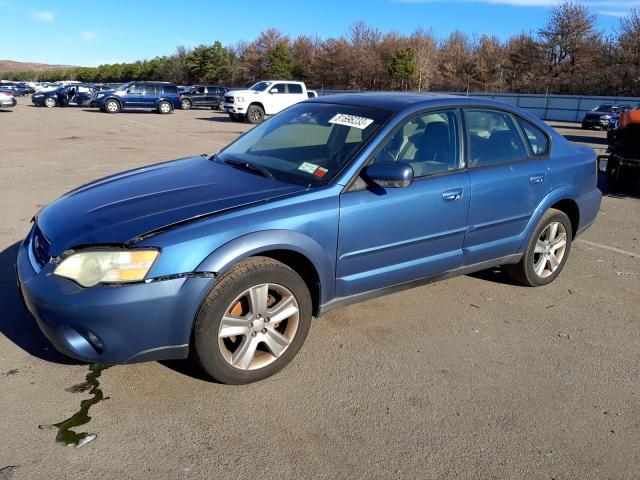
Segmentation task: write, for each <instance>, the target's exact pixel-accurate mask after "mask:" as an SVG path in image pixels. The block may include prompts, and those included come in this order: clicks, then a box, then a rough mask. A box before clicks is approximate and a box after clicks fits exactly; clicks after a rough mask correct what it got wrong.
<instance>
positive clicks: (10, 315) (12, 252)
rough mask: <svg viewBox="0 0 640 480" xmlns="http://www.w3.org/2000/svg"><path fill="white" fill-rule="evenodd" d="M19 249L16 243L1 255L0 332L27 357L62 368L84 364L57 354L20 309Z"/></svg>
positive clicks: (34, 322)
mask: <svg viewBox="0 0 640 480" xmlns="http://www.w3.org/2000/svg"><path fill="white" fill-rule="evenodd" d="M19 247H20V242H17V243H14V244H13V245H11V246H10V247H8V248H5V249H4V250H3V251H2V252H0V305H2V311H1V312H0V333H1V334H2V335H4V336H5V337H6V338H7V339H9V340H10V341H11V342H13V343H14V344H15V345H16V346H18V347H19V348H21V349H22V350H24V351H25V352H27V353H28V354H30V355H33V356H34V357H37V358H40V359H41V360H45V361H47V362H51V363H59V364H64V365H82V364H84V362H80V361H78V360H75V359H72V358H69V357H67V356H65V355H63V354H61V353H59V352H58V351H57V350H56V349H55V347H54V346H53V345H51V342H49V340H47V338H46V337H45V336H44V335H43V333H42V332H41V331H40V328H38V325H37V323H36V321H35V319H34V318H33V316H32V315H31V314H30V313H29V312H27V310H26V308H25V307H24V306H23V304H22V300H21V299H20V295H19V293H18V288H17V285H16V274H15V262H16V258H17V256H18V248H19Z"/></svg>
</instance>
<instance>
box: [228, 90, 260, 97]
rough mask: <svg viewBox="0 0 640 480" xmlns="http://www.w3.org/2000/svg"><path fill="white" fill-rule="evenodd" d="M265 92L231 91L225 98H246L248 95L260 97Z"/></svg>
mask: <svg viewBox="0 0 640 480" xmlns="http://www.w3.org/2000/svg"><path fill="white" fill-rule="evenodd" d="M261 93H263V92H256V91H255V90H231V91H230V92H227V93H225V96H227V95H228V96H232V97H246V96H248V95H259V94H261Z"/></svg>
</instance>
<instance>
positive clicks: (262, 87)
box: [249, 82, 273, 92]
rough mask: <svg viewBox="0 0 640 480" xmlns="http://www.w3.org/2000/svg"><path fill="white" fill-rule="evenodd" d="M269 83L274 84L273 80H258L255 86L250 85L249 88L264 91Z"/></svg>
mask: <svg viewBox="0 0 640 480" xmlns="http://www.w3.org/2000/svg"><path fill="white" fill-rule="evenodd" d="M269 85H273V82H258V83H256V84H255V85H254V86H252V87H249V90H254V91H256V92H264V91H265V90H266V89H267V88H269Z"/></svg>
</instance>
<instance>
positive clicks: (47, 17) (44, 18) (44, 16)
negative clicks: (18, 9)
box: [29, 10, 54, 22]
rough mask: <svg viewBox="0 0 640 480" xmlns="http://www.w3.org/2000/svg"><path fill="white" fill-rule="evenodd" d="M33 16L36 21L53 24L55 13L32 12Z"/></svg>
mask: <svg viewBox="0 0 640 480" xmlns="http://www.w3.org/2000/svg"><path fill="white" fill-rule="evenodd" d="M29 13H31V16H32V17H33V18H35V19H36V20H40V21H41V22H53V17H54V15H53V13H51V12H41V11H38V10H31V12H29Z"/></svg>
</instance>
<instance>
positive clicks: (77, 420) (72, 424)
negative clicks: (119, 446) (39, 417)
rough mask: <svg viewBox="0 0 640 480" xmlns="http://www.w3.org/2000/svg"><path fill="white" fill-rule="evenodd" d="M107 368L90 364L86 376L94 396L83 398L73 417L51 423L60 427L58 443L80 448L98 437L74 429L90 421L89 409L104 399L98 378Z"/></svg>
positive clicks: (90, 392)
mask: <svg viewBox="0 0 640 480" xmlns="http://www.w3.org/2000/svg"><path fill="white" fill-rule="evenodd" d="M107 368H109V367H107V366H105V365H98V364H93V365H90V366H89V373H88V374H87V377H86V380H87V382H86V383H87V384H88V385H90V387H91V389H90V390H89V395H92V397H91V398H88V399H86V400H82V401H81V402H80V409H79V410H78V411H77V412H76V413H74V414H73V415H72V416H71V417H69V418H67V419H66V420H63V421H62V422H60V423H54V424H53V425H51V427H55V428H57V429H58V434H57V435H56V443H59V444H60V445H64V446H67V447H76V448H80V447H82V446H84V445H86V444H87V443H89V442H91V441H92V440H95V439H96V437H97V435H96V434H95V433H88V432H75V431H73V430H72V429H73V428H76V427H79V426H81V425H86V424H87V423H89V422H90V421H91V417H90V416H89V409H90V408H91V407H92V406H93V405H95V404H97V403H100V402H101V401H102V400H103V399H104V395H103V393H102V390H101V389H100V382H99V381H98V379H99V378H100V374H101V373H102V371H103V370H105V369H107ZM40 428H46V427H43V426H42V425H41V426H40Z"/></svg>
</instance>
